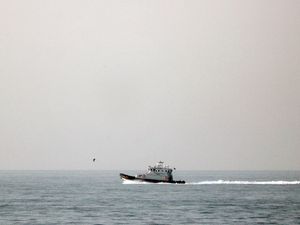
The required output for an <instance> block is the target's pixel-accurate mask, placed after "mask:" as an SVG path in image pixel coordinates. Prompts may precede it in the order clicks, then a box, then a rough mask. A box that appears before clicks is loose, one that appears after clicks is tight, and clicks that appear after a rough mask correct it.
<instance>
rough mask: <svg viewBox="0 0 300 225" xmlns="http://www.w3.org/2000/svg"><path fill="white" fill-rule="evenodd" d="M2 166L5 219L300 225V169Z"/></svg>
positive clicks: (0, 214)
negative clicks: (166, 178)
mask: <svg viewBox="0 0 300 225" xmlns="http://www.w3.org/2000/svg"><path fill="white" fill-rule="evenodd" d="M120 172H124V173H128V174H132V175H134V174H135V173H137V172H139V171H0V224H1V225H10V224H22V225H23V224H30V225H31V224H40V225H46V224H49V225H50V224H83V225H86V224H153V225H154V224H281V225H282V224H300V171H242V172H241V171H225V172H224V171H175V173H174V178H175V179H176V180H177V179H178V180H180V179H181V180H185V181H186V184H149V183H140V182H123V181H122V180H120V178H119V173H120Z"/></svg>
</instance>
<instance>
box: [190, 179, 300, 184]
mask: <svg viewBox="0 0 300 225" xmlns="http://www.w3.org/2000/svg"><path fill="white" fill-rule="evenodd" d="M186 184H192V185H210V184H242V185H251V184H252V185H257V184H265V185H266V184H268V185H289V184H300V181H297V180H295V181H283V180H278V181H240V180H216V181H200V182H191V183H186Z"/></svg>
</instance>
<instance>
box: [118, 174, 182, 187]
mask: <svg viewBox="0 0 300 225" xmlns="http://www.w3.org/2000/svg"><path fill="white" fill-rule="evenodd" d="M120 178H121V179H125V180H136V181H145V182H149V183H170V184H185V181H184V180H171V181H166V180H152V179H143V178H137V177H134V176H130V175H127V174H124V173H120Z"/></svg>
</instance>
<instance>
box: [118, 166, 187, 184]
mask: <svg viewBox="0 0 300 225" xmlns="http://www.w3.org/2000/svg"><path fill="white" fill-rule="evenodd" d="M174 169H175V168H174ZM172 172H173V169H171V168H170V167H169V166H166V165H164V163H163V162H161V161H160V162H158V163H157V164H156V165H155V166H149V167H148V171H147V172H146V173H145V174H138V175H135V176H131V175H127V174H124V173H120V178H121V179H122V180H130V181H143V182H150V183H171V184H185V181H184V180H173V175H172Z"/></svg>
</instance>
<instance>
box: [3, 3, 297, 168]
mask: <svg viewBox="0 0 300 225" xmlns="http://www.w3.org/2000/svg"><path fill="white" fill-rule="evenodd" d="M0 107H1V108H0V169H2V170H110V169H112V170H124V169H146V168H147V166H148V165H153V164H155V163H156V162H157V161H159V160H162V161H164V162H166V163H167V164H169V165H170V166H173V167H176V168H177V170H300V1H298V0H280V1H279V0H272V1H271V0H263V1H261V0H246V1H239V0H236V1H233V0H228V1H221V0H220V1H217V0H207V1H202V0H185V1H184V0H180V1H179V0H151V1H143V0H119V1H117V0H100V1H98V0H97V1H96V0H88V1H84V0H51V1H50V0H48V1H39V0H27V1H22V0H19V1H16V0H11V1H10V0H9V1H8V0H6V1H5V0H0ZM93 158H96V161H95V162H94V163H93V162H92V159H93Z"/></svg>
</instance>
